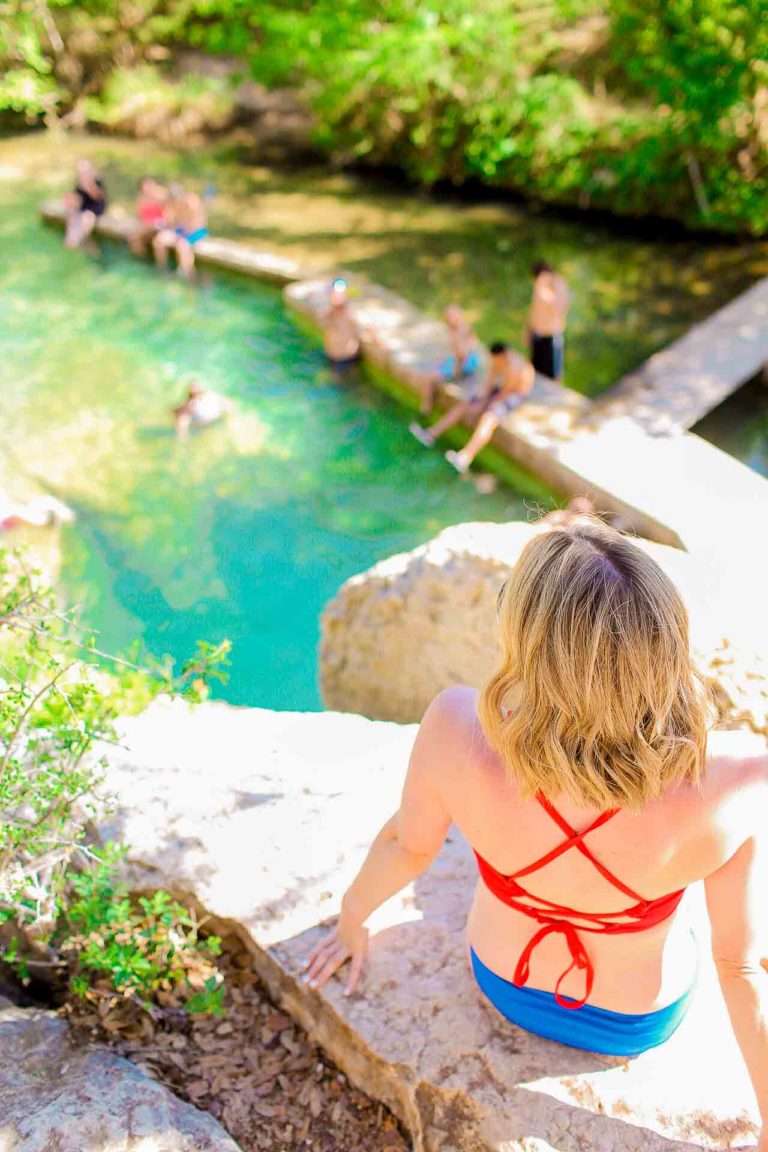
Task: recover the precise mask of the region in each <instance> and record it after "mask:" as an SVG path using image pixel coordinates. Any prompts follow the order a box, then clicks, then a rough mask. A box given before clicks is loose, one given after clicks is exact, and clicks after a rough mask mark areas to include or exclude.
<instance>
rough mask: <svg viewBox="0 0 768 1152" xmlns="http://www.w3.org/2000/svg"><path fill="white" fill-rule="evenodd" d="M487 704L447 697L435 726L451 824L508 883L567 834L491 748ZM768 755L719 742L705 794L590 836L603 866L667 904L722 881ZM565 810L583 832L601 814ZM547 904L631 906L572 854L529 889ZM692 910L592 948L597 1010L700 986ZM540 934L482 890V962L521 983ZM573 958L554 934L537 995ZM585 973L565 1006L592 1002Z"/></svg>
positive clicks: (477, 905)
mask: <svg viewBox="0 0 768 1152" xmlns="http://www.w3.org/2000/svg"><path fill="white" fill-rule="evenodd" d="M476 696H477V694H476V693H475V692H474V691H473V690H472V689H468V688H455V689H451V690H449V691H448V692H445V693H443V695H442V697H441V698H440V702H439V705H438V709H437V720H436V722H435V723H434V724H433V725H431V729H432V732H431V735H430V737H429V738H430V742H431V745H432V746H431V748H426V747H425V748H424V753H425V754H426V755H430V756H434V758H435V761H434V762H435V780H436V782H437V787H438V788H439V790H440V794H441V799H442V801H443V803H444V805H445V808H446V809H447V811H448V812H449V814H450V816H451V818H452V819H453V820H454V822H455V823H456V825H457V826H458V827H459V829H460V830H461V832H462V833H463V834H464V836H465V837H466V839H467V840H468V841H469V843H470V844H471V846H472V847H473V848H474V849H475V850H476V851H477V852H479V853H480V855H482V856H483V857H484V858H485V859H486V860H488V861H489V863H490V864H491V865H492V866H493V867H494V868H495V869H497V870H498V871H499V872H501V873H502V874H504V875H510V874H512V873H514V872H516V871H518V870H519V869H521V868H524V867H526V866H527V865H529V864H532V863H533V862H534V861H536V860H538V859H540V858H541V857H542V856H543V855H544V854H545V853H546V852H548V851H549V850H550V849H552V848H554V847H555V846H557V845H558V844H559V843H561V842H562V841H563V839H565V834H564V833H563V832H562V830H561V829H560V828H559V827H558V826H557V824H556V823H555V822H554V821H553V820H552V819H551V817H550V816H548V815H547V813H546V812H545V811H544V809H543V808H542V807H541V806H540V805H539V804H537V803H536V802H535V801H525V800H523V799H522V798H521V797H520V795H519V793H518V792H516V790H515V787H514V783H512V782H510V781H509V779H508V778H507V775H506V772H505V769H504V766H503V765H502V763H501V761H500V759H499V757H498V756H497V755H496V753H495V752H494V751H493V750H492V749H491V748H490V746H489V745H488V743H487V741H486V739H485V737H484V735H483V733H482V730H481V727H480V724H479V721H478V719H477V714H476ZM767 782H768V755H766V749H765V745H764V743H763V742H762V741H761V740H759V739H758V738H757V737H753V736H751V735H750V734H748V733H734V732H716V733H713V734H712V736H711V739H710V750H709V756H708V770H707V776H706V779H705V782H704V785H703V787H702V788H701V789H700V790H697V789H695V788H693V787H690V786H685V787H682V786H681V787H678V788H676V789H675V790H673V791H671V792H669V793H667V795H665V797H664V798H663V799H662V800H661V801H658V802H657V803H655V804H653V805H651V806H649V807H647V808H646V809H644V810H643V811H642V812H639V813H632V812H628V811H622V812H619V813H618V814H617V815H616V817H615V818H614V819H612V820H611V821H609V822H608V823H606V824H605V825H603V826H602V827H600V828H598V829H596V830H595V831H594V832H593V833H591V834H590V836H589V840H588V845H589V848H590V850H591V852H592V853H594V855H595V856H596V858H597V859H598V860H599V861H600V862H601V863H602V864H604V865H606V866H607V867H608V868H609V869H610V871H611V872H612V873H613V874H614V875H615V876H616V877H618V878H619V879H620V880H621V881H623V882H624V883H625V884H626V885H628V887H630V888H631V889H632V890H633V891H635V892H638V893H639V894H640V895H642V896H643V897H644V898H645V899H648V900H655V899H658V898H660V897H662V896H665V895H668V894H669V893H672V892H675V891H677V890H679V889H681V888H688V887H689V886H690V885H692V884H695V883H696V882H698V881H701V880H703V879H705V878H706V877H708V876H711V875H713V874H714V873H716V872H717V871H718V869H720V868H721V867H722V866H723V865H724V864H725V863H726V861H727V860H729V859H730V858H731V857H732V856H733V854H734V853H735V852H736V851H737V849H738V848H739V846H740V844H741V843H742V842H743V841H744V840H745V839H746V838H747V837H748V836H749V835H750V828H751V826H752V824H753V823H754V820H755V812H756V805H757V806H758V807H759V806H760V805H763V806H764V805H765V795H766V788H767ZM554 806H555V808H556V809H557V810H558V812H559V813H560V815H561V816H562V817H564V819H565V820H566V821H567V822H568V823H569V824H570V825H571V826H572V827H573V828H575V829H577V830H580V829H582V828H585V827H587V826H588V825H589V824H590V823H591V822H592V821H593V820H594V819H595V817H596V816H597V815H599V813H598V812H597V811H596V810H594V809H587V808H584V807H579V806H577V805H576V804H575V803H573V802H572V801H570V800H568V799H567V798H566V797H564V796H561V797H557V798H556V799H555V800H554ZM523 885H524V887H526V888H527V890H528V891H530V892H532V893H534V894H535V895H537V896H540V897H543V898H544V899H546V900H549V901H553V902H555V903H557V904H562V905H566V906H569V907H571V908H576V909H582V910H584V911H588V912H593V913H595V912H596V913H606V912H613V913H615V912H618V911H621V910H622V909H624V908H627V907H628V906H629V905H630V904H631V900H629V899H628V898H627V897H626V896H624V895H622V894H621V892H618V891H617V890H616V889H615V888H614V887H613V886H612V885H611V884H610V883H609V882H608V881H607V880H606V879H604V878H603V877H602V876H601V875H600V873H599V872H598V871H597V869H596V868H595V867H594V865H592V864H591V863H590V861H589V860H588V859H586V858H585V857H584V856H582V855H581V854H580V853H579V852H577V851H574V850H570V851H568V852H566V853H564V854H563V855H562V856H560V857H559V858H557V859H556V860H554V861H552V862H551V863H549V864H548V865H546V866H545V867H544V868H543V869H541V870H540V871H537V872H536V873H535V874H533V875H531V876H529V877H527V878H526V879H525V880H524V881H523ZM690 905H691V900H690V899H689V898H686V899H685V900H684V901H683V903H682V905H681V907H680V909H679V911H678V913H677V914H676V915H675V916H673V917H670V918H669V919H668V920H665V921H663V922H662V923H660V924H658V925H656V926H655V927H653V928H650V929H647V930H644V931H642V932H633V933H627V934H620V935H610V936H600V935H599V934H598V933H592V932H584V933H583V934H582V940H583V942H584V944H585V946H586V948H587V950H588V952H589V954H590V957H591V959H592V961H593V964H594V968H595V984H594V989H593V992H592V995H591V996H590V1003H592V1004H594V1005H597V1006H600V1007H603V1008H608V1009H611V1010H613V1011H618V1012H648V1011H652V1010H654V1009H656V1008H659V1007H662V1006H664V1005H665V1004H668V1003H671V1002H672V1001H673V1000H675V999H677V997H678V996H680V995H682V994H683V993H684V992H685V990H686V989H687V988H688V987H689V986H690V984H691V982H692V980H693V977H694V971H695V963H696V952H695V947H694V945H693V943H692V938H691V915H690V913H691V907H690ZM537 927H538V925H537V924H536V922H535V921H533V920H532V919H531V918H530V917H528V916H525V915H524V914H523V913H521V912H518V911H515V910H514V909H512V908H510V907H508V906H507V905H505V904H503V903H502V902H501V901H500V900H498V899H497V898H496V897H495V896H494V895H493V894H492V893H491V892H490V891H489V890H488V888H486V886H485V885H484V884H483V883H482V882H480V883H478V887H477V890H476V893H475V899H474V902H473V906H472V910H471V913H470V917H469V925H468V932H469V939H470V942H471V944H472V946H473V947H474V949H475V951H476V952H477V954H478V955H479V956H480V958H481V960H482V961H483V962H484V963H485V964H486V965H487V966H488V967H489V968H491V969H492V970H493V971H494V972H496V973H497V974H498V975H499V976H501V977H503V978H505V979H512V975H513V973H514V969H515V966H516V964H517V960H518V958H519V955H520V953H521V952H522V950H523V948H524V947H525V945H526V944H527V942H528V941H529V940H530V938H531V936H532V935H533V933H534V932H535V931H536V929H537ZM567 964H568V956H567V952H566V949H565V944H564V942H563V940H562V937H559V936H557V935H553V936H551V937H549V938H547V939H545V940H544V941H543V942H542V944H541V945H540V946H539V947H538V948H537V949H536V952H535V954H534V956H533V958H532V962H531V974H530V980H529V983H530V985H531V987H536V988H541V989H544V990H550V991H551V990H552V989H554V987H555V984H556V983H557V980H558V978H559V976H560V975H561V973H562V972H563V970H564V968H565V967H567ZM582 983H583V976H582V975H581V974H579V973H575V974H573V976H572V979H571V981H570V983H569V984H566V985H564V986H563V989H562V991H563V993H564V994H565V995H572V996H574V997H578V996H580V995H581V994H582V991H583V988H582Z"/></svg>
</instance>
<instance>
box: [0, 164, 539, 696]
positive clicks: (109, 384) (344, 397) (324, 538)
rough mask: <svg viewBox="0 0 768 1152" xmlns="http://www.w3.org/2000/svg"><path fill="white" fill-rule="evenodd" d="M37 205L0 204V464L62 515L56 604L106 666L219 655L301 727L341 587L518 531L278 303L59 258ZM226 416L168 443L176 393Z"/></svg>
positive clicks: (253, 293) (516, 501)
mask: <svg viewBox="0 0 768 1152" xmlns="http://www.w3.org/2000/svg"><path fill="white" fill-rule="evenodd" d="M39 196H40V189H39V188H34V187H33V188H29V187H27V188H26V189H25V190H24V192H23V194H22V193H21V189H20V187H19V185H18V183H16V182H14V181H8V182H5V183H0V248H1V249H2V254H3V259H2V267H0V389H1V390H2V395H3V398H4V404H3V420H2V425H1V426H0V450H2V452H3V453H4V454H5V455H6V458H7V460H8V462H9V464H10V466H11V467H12V468H14V469H16V470H18V472H19V473H22V474H24V475H26V476H34V477H38V478H41V479H42V480H44V481H45V482H46V483H47V486H48V487H49V489H50V490H51V491H52V492H54V493H55V495H57V496H59V497H60V498H61V499H63V500H64V501H65V502H67V503H68V504H70V505H71V506H72V507H73V508H74V509H75V510H76V512H77V515H78V520H77V523H76V524H75V525H74V526H73V527H71V528H68V529H67V530H66V531H65V533H64V557H63V571H62V583H63V587H64V589H65V591H66V594H67V595H68V598H69V600H70V602H71V603H77V604H81V605H82V606H83V614H84V618H85V620H86V621H87V622H88V623H89V624H90V625H92V626H93V627H95V628H96V629H97V630H98V632H99V633H100V639H101V644H102V646H103V647H105V648H107V649H108V650H111V651H120V650H125V648H126V647H127V646H128V645H129V644H130V642H131V641H132V639H133V638H134V637H140V638H141V639H142V641H143V643H144V645H145V646H146V648H147V650H148V651H150V652H152V653H154V654H156V655H162V654H164V653H170V654H171V655H173V656H175V657H184V656H185V655H187V654H189V653H190V652H191V651H192V649H193V647H194V643H195V640H196V639H197V638H205V639H209V640H211V641H217V640H219V639H222V638H224V637H228V638H230V639H231V640H232V642H233V654H232V669H231V678H230V682H229V684H228V685H227V687H226V688H225V689H223V693H222V694H223V695H225V696H226V698H227V699H229V700H231V701H233V702H242V703H246V702H247V703H250V704H259V705H263V706H265V707H280V708H301V709H308V708H313V707H317V706H319V698H318V694H317V689H316V685H315V676H316V649H317V639H318V618H319V615H320V612H321V610H322V607H323V605H324V603H325V602H326V601H327V600H328V599H329V598H330V597H331V596H333V594H334V593H335V592H336V590H337V588H338V587H339V585H340V584H341V582H342V581H343V580H344V579H346V578H347V577H348V576H350V575H352V574H353V573H355V572H359V571H361V570H362V569H364V568H366V567H368V566H369V565H370V564H372V563H373V562H375V561H376V560H378V559H380V558H382V557H385V556H389V555H391V554H392V553H395V552H398V551H401V550H403V549H408V548H412V547H414V546H415V545H417V544H419V543H422V542H424V541H425V540H427V539H429V538H430V537H431V536H432V535H434V533H435V532H437V531H439V530H440V529H441V528H443V527H445V526H446V525H448V524H451V523H455V522H457V521H462V520H472V519H505V518H519V517H520V516H521V515H523V514H524V510H523V505H522V501H521V499H520V498H519V497H518V496H517V495H516V494H515V493H513V492H512V491H511V490H510V489H501V490H499V491H498V492H496V493H495V494H492V495H487V496H481V495H480V494H479V493H478V492H477V491H476V490H475V488H474V487H473V485H472V484H471V483H466V482H461V481H459V480H458V478H457V477H455V475H454V474H452V473H451V471H450V469H449V468H448V467H447V465H446V464H445V462H444V461H442V460H441V458H440V456H439V455H438V454H437V453H430V452H426V451H424V450H423V449H422V448H420V447H419V445H417V444H416V442H415V441H414V440H413V438H412V437H411V436H410V435H409V434H408V432H407V427H406V422H405V421H404V420H403V417H402V413H401V412H400V411H399V410H398V409H397V408H396V407H395V406H394V405H391V404H390V403H388V402H387V401H386V400H385V399H383V398H382V397H380V396H379V395H378V393H377V392H376V391H375V390H374V389H373V388H371V387H370V386H368V385H366V384H365V383H364V382H363V381H360V380H353V381H351V382H350V383H349V384H348V385H346V386H344V387H340V386H339V385H338V384H337V383H336V382H335V381H334V380H333V379H332V377H331V376H330V374H329V373H328V371H327V370H326V368H325V366H324V364H323V361H322V357H321V356H320V354H319V352H318V351H317V350H316V349H315V348H314V347H312V346H310V345H309V344H308V343H307V342H306V341H305V340H304V339H303V338H302V337H301V336H300V335H299V334H298V333H297V331H296V329H295V328H294V327H293V325H292V324H291V322H290V321H289V320H288V319H287V317H286V316H285V315H284V313H283V309H282V306H281V301H280V296H279V294H278V293H277V292H273V291H271V290H268V289H265V288H262V287H260V286H258V285H255V284H252V283H250V282H247V283H246V282H244V281H239V280H236V279H227V278H224V277H216V278H212V279H210V280H209V281H208V282H207V283H205V284H204V285H203V286H201V287H192V286H188V285H186V284H183V283H180V282H179V281H177V280H176V278H175V277H163V276H161V275H159V274H157V273H156V272H155V271H154V269H153V268H151V267H149V266H145V265H143V264H139V263H137V262H135V261H133V260H131V259H130V258H129V257H128V256H127V255H126V254H125V253H124V252H122V251H120V250H118V249H117V248H116V247H110V246H107V247H105V248H104V254H103V258H102V260H101V261H98V260H95V259H93V258H90V257H88V256H87V255H84V254H82V253H74V254H73V253H66V252H65V251H64V250H63V248H62V244H61V235H60V234H59V233H58V232H55V231H52V230H50V229H47V228H44V227H43V226H41V225H40V224H39V222H38V221H37V218H36V215H35V207H36V204H37V202H38V200H39ZM192 376H194V377H196V378H198V379H201V380H204V381H205V382H206V383H207V384H209V385H211V386H213V387H215V388H219V389H221V390H222V391H224V392H226V393H227V394H228V395H229V396H231V397H232V398H233V400H234V401H235V403H236V406H237V408H236V413H235V415H234V416H233V418H232V420H231V422H230V424H229V426H228V427H224V426H221V427H217V428H212V429H208V430H206V431H203V432H201V433H199V434H197V435H196V436H193V437H192V438H191V439H190V441H189V442H187V443H180V442H178V441H177V440H176V439H175V437H173V436H171V435H170V434H169V431H168V419H167V412H168V408H169V406H170V405H171V404H173V403H175V402H177V401H178V399H179V397H180V396H181V394H182V393H183V390H184V382H185V380H187V379H188V378H189V377H192Z"/></svg>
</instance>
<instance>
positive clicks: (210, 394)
mask: <svg viewBox="0 0 768 1152" xmlns="http://www.w3.org/2000/svg"><path fill="white" fill-rule="evenodd" d="M231 411H232V404H231V402H230V401H229V400H227V398H226V396H222V395H221V393H220V392H215V391H214V390H213V388H205V387H204V386H203V385H202V384H198V383H196V382H193V383H192V384H190V385H189V388H188V390H187V398H186V400H185V401H184V403H183V404H180V405H179V406H178V408H174V409H172V413H173V422H174V425H175V428H176V434H177V436H179V438H180V439H182V440H183V439H186V437H187V436H188V435H189V430H190V428H192V426H193V425H194V426H197V427H198V428H205V427H206V426H207V425H209V424H216V423H217V422H218V421H219V420H223V419H224V417H225V416H226V415H227V414H228V413H229V412H231Z"/></svg>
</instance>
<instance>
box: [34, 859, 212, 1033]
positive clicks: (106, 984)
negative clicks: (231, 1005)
mask: <svg viewBox="0 0 768 1152" xmlns="http://www.w3.org/2000/svg"><path fill="white" fill-rule="evenodd" d="M121 856H122V850H121V849H119V848H118V847H117V846H115V845H107V847H106V848H105V849H104V850H103V851H102V852H101V853H99V854H98V855H97V856H96V857H95V859H94V860H93V861H92V862H91V863H90V864H89V866H88V867H86V868H85V869H84V870H83V871H82V872H79V873H76V874H73V875H72V876H71V877H70V879H69V886H70V892H69V897H70V898H69V900H68V901H67V902H65V904H64V907H63V909H62V913H61V916H60V918H59V922H58V925H57V930H56V932H55V934H54V937H53V939H52V944H53V946H54V948H55V950H56V952H57V953H58V954H59V955H61V956H62V957H64V958H65V959H66V961H67V964H68V973H69V985H70V989H71V991H72V993H73V994H74V995H75V996H77V997H78V998H80V999H93V998H98V997H99V995H100V994H103V993H106V994H107V995H109V994H111V993H116V994H117V995H119V996H122V997H126V998H130V999H133V1000H135V1001H137V1002H139V1003H141V1004H144V1005H147V1004H151V1003H153V1002H155V1003H156V1002H158V998H160V999H162V1000H164V1001H165V1002H166V1003H174V1004H179V1005H185V1006H186V1007H187V1008H188V1009H189V1010H190V1011H192V1012H200V1011H210V1010H211V1009H212V1008H215V1007H216V1006H220V1002H221V995H222V994H223V987H222V984H221V978H220V976H219V973H218V970H217V969H216V966H215V963H214V960H215V957H217V956H218V955H219V954H220V952H221V942H220V940H219V938H218V937H217V936H208V937H205V938H203V937H201V935H200V925H199V924H198V922H197V920H196V919H195V917H194V916H193V915H192V914H191V913H190V912H189V911H188V910H187V909H186V908H184V907H183V906H182V905H181V904H180V903H179V902H178V901H177V900H174V899H173V898H172V897H171V896H170V895H169V894H168V893H167V892H163V891H160V892H154V893H153V894H152V895H150V896H141V897H138V898H132V896H131V894H130V892H129V890H128V886H127V885H126V884H125V883H124V882H123V881H122V880H120V879H119V876H118V871H117V866H118V864H119V861H120V857H121Z"/></svg>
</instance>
